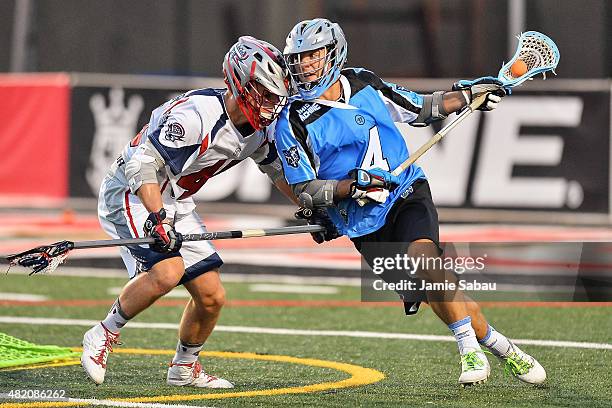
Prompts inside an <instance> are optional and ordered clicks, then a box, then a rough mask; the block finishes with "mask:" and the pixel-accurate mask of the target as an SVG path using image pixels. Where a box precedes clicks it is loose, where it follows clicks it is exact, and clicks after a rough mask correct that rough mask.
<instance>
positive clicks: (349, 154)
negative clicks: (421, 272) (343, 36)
mask: <svg viewBox="0 0 612 408" xmlns="http://www.w3.org/2000/svg"><path fill="white" fill-rule="evenodd" d="M340 81H341V84H342V88H343V96H344V101H345V103H341V102H331V101H323V100H319V99H316V100H313V101H308V102H304V101H299V100H296V101H293V102H291V104H289V105H287V106H286V107H285V109H284V110H283V112H282V113H281V116H280V117H279V119H278V123H277V126H276V148H277V150H278V154H279V156H280V157H281V160H282V163H283V168H284V171H285V177H286V179H287V182H288V183H289V184H298V183H301V182H305V181H309V180H314V179H320V180H343V179H346V178H348V173H349V171H350V170H353V169H355V168H363V169H370V168H374V167H379V168H382V169H384V170H388V171H393V170H394V169H395V168H396V167H397V166H399V165H400V164H401V163H402V162H404V161H405V160H406V159H407V158H408V156H409V152H408V149H407V147H406V143H405V141H404V138H403V137H402V135H401V133H400V132H399V130H398V129H397V127H396V125H395V123H394V122H405V123H411V122H413V121H414V120H415V119H416V118H417V116H418V115H419V113H420V111H421V107H422V105H423V97H422V96H421V95H419V94H417V93H414V92H411V91H408V90H407V89H405V88H402V87H400V86H397V85H395V84H391V83H387V82H384V81H382V80H381V79H380V78H378V77H377V76H376V75H374V74H373V73H372V72H370V71H367V70H365V69H358V68H348V69H344V70H343V71H342V76H341V77H340ZM399 178H400V180H401V184H400V185H399V186H398V187H397V188H396V189H395V190H393V191H392V192H391V194H390V195H389V197H388V198H387V201H386V202H385V203H382V204H378V203H369V204H366V205H365V206H363V207H360V206H359V205H358V204H357V202H356V201H355V200H354V199H352V198H347V199H344V200H341V201H340V202H339V203H338V205H337V206H335V207H329V208H328V212H329V215H330V217H331V219H332V220H333V221H334V223H335V224H336V227H337V228H338V231H339V232H340V233H342V234H344V235H348V236H349V237H350V238H354V237H359V236H362V235H366V234H369V233H371V232H374V231H376V230H378V229H379V228H381V227H382V226H383V225H384V224H385V219H386V216H387V214H388V213H389V211H390V210H391V207H392V206H393V204H394V203H395V201H396V200H397V199H398V198H399V197H400V196H401V195H402V193H404V192H406V191H408V188H409V187H410V186H411V185H412V183H413V182H414V181H415V180H417V179H420V178H421V179H423V178H425V174H424V173H423V170H422V169H421V168H420V167H419V166H417V165H414V164H413V165H412V166H410V167H409V168H408V169H407V170H406V171H404V172H403V173H402V174H400V175H399Z"/></svg>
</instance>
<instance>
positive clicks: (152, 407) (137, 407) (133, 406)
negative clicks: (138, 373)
mask: <svg viewBox="0 0 612 408" xmlns="http://www.w3.org/2000/svg"><path fill="white" fill-rule="evenodd" d="M15 399H16V400H21V399H19V398H15ZM27 400H28V401H29V402H32V401H41V402H42V401H49V402H59V403H62V402H68V403H75V404H87V405H104V406H109V407H125V408H198V407H200V408H213V407H205V406H203V405H176V404H159V403H145V402H126V401H113V400H110V399H96V398H91V399H90V398H61V399H57V398H50V399H38V398H35V399H32V398H29V399H27Z"/></svg>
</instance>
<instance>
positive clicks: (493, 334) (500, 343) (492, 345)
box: [478, 325, 514, 357]
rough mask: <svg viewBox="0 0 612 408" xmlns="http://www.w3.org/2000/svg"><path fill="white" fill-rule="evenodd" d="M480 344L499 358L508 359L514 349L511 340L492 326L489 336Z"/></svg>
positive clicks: (480, 341) (488, 329) (488, 330)
mask: <svg viewBox="0 0 612 408" xmlns="http://www.w3.org/2000/svg"><path fill="white" fill-rule="evenodd" d="M478 342H479V343H480V344H482V345H483V346H485V347H486V348H488V349H489V351H490V352H491V353H493V354H494V355H496V356H497V357H507V356H508V355H510V353H511V352H512V351H513V349H514V348H513V346H512V343H511V342H510V340H508V338H507V337H506V336H504V335H503V334H501V333H500V332H498V331H497V330H495V329H494V328H493V327H491V325H489V327H488V328H487V335H486V336H484V338H483V339H482V340H479V341H478Z"/></svg>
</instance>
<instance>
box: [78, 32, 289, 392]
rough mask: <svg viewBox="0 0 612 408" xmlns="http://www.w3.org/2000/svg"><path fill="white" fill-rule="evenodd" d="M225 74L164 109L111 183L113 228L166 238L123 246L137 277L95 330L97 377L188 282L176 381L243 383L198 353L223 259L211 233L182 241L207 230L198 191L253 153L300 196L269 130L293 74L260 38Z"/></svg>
mask: <svg viewBox="0 0 612 408" xmlns="http://www.w3.org/2000/svg"><path fill="white" fill-rule="evenodd" d="M223 74H224V76H225V83H226V86H227V89H199V90H193V91H190V92H187V93H185V94H182V95H180V96H177V97H176V98H174V99H172V100H170V101H168V102H166V103H164V104H163V105H161V106H160V107H158V108H157V109H155V110H154V111H153V112H152V114H151V119H150V121H149V123H148V124H147V125H146V126H145V127H144V128H143V129H142V131H141V132H140V133H139V134H138V135H137V136H136V137H135V138H134V139H133V140H132V142H131V143H130V144H129V145H127V146H126V147H125V149H124V150H123V152H122V153H121V155H120V156H119V158H118V159H117V161H116V162H115V163H114V164H113V166H112V167H111V169H110V171H109V173H108V175H107V176H106V178H105V179H104V181H103V182H102V186H101V189H100V196H99V205H98V214H99V218H100V223H101V224H102V227H103V228H104V230H105V231H106V232H107V233H108V234H109V235H110V236H111V237H113V238H136V237H143V236H150V237H154V238H155V240H156V242H155V244H152V245H151V246H148V245H140V246H138V245H134V246H129V247H127V248H124V247H122V248H121V256H122V258H123V261H124V263H125V265H126V267H127V270H128V274H129V277H130V278H131V280H130V281H129V282H128V283H127V284H126V286H125V287H124V288H123V290H122V291H121V294H120V295H119V297H118V299H117V300H116V301H115V303H114V304H113V306H112V308H111V310H110V311H109V313H108V316H107V317H106V318H105V319H104V320H103V321H102V322H100V323H98V324H97V325H95V326H94V327H93V328H91V329H90V330H89V331H88V332H86V333H85V336H84V338H83V354H82V357H81V364H82V366H83V368H84V369H85V372H86V373H87V375H88V376H89V377H90V378H91V379H92V380H93V381H94V382H95V383H96V384H101V383H102V382H103V381H104V376H105V373H106V367H107V366H106V363H107V358H108V354H109V352H111V351H112V347H113V345H114V344H117V342H118V338H119V332H120V330H121V328H122V327H123V326H124V325H125V324H126V323H127V322H128V321H129V320H130V319H131V318H133V317H134V316H136V315H137V314H139V313H140V312H142V311H143V310H145V309H146V308H148V307H149V306H151V305H152V304H153V303H154V302H155V301H156V300H157V299H158V298H160V297H161V296H163V295H165V294H166V293H168V292H170V291H171V290H172V289H173V288H174V287H175V286H177V285H183V286H184V287H185V288H186V289H187V290H188V291H189V293H190V295H191V299H190V300H189V302H188V304H187V306H186V308H185V310H184V312H183V316H182V318H181V323H180V328H179V342H178V345H177V348H176V354H175V355H174V358H173V359H172V362H171V364H170V368H169V370H168V375H167V383H168V384H170V385H177V386H193V387H205V388H232V387H233V384H232V383H231V382H229V381H227V380H225V379H223V378H219V377H215V376H213V375H210V374H207V373H206V372H205V371H204V370H203V369H202V366H201V365H200V362H199V361H198V354H199V353H200V350H201V349H202V346H203V344H204V342H205V341H206V339H207V338H208V336H209V335H210V334H211V332H212V330H213V328H214V327H215V324H216V322H217V319H218V317H219V313H220V311H221V308H222V306H223V304H224V302H225V291H224V289H223V286H222V284H221V280H220V279H219V267H220V266H221V264H222V263H223V262H222V260H221V258H220V257H219V255H218V254H217V253H216V251H215V248H214V247H213V246H212V245H211V244H210V243H209V242H208V241H196V242H185V243H184V244H182V234H194V233H203V232H206V227H205V226H204V223H203V222H202V220H201V219H200V218H199V217H198V215H197V214H196V212H195V211H194V209H195V204H194V201H193V199H192V195H193V194H194V193H195V192H196V191H198V190H199V189H200V187H202V185H204V183H206V181H207V180H208V179H209V178H211V177H213V176H215V175H217V174H220V173H221V172H223V171H225V170H227V169H229V168H231V167H232V166H234V165H236V164H238V163H239V162H240V161H242V160H244V159H246V158H251V159H253V160H255V162H257V163H258V165H259V168H260V169H261V170H262V171H263V172H265V173H266V174H267V175H268V176H269V177H270V179H271V180H272V181H273V182H274V183H275V184H276V185H277V187H278V188H279V189H280V190H281V191H283V192H284V193H286V194H287V195H288V196H291V192H290V190H289V189H288V186H287V184H286V182H285V181H284V178H283V173H282V165H281V164H280V162H279V160H278V156H277V154H276V149H275V148H274V147H273V146H272V145H271V137H272V136H271V135H270V134H269V133H268V129H267V126H268V125H270V124H272V123H273V122H274V120H275V119H276V117H277V116H278V114H279V112H280V111H281V110H282V108H283V106H284V105H285V103H286V101H287V98H288V96H289V94H288V83H289V82H288V74H287V70H286V67H285V63H284V60H283V56H282V54H281V53H280V52H279V51H278V50H277V49H276V48H274V47H273V46H272V45H270V44H268V43H266V42H264V41H260V40H257V39H255V38H253V37H240V39H239V40H238V42H237V43H236V44H234V45H233V46H232V47H231V48H230V50H229V52H228V53H227V54H226V55H225V58H224V60H223ZM270 129H272V127H270ZM271 146H272V147H271Z"/></svg>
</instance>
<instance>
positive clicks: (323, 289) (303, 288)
mask: <svg viewBox="0 0 612 408" xmlns="http://www.w3.org/2000/svg"><path fill="white" fill-rule="evenodd" d="M249 290H250V291H251V292H269V293H316V294H323V295H333V294H336V293H338V288H336V287H333V286H317V285H286V284H282V285H277V284H272V283H255V284H252V285H249Z"/></svg>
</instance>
